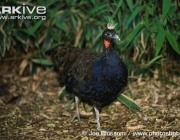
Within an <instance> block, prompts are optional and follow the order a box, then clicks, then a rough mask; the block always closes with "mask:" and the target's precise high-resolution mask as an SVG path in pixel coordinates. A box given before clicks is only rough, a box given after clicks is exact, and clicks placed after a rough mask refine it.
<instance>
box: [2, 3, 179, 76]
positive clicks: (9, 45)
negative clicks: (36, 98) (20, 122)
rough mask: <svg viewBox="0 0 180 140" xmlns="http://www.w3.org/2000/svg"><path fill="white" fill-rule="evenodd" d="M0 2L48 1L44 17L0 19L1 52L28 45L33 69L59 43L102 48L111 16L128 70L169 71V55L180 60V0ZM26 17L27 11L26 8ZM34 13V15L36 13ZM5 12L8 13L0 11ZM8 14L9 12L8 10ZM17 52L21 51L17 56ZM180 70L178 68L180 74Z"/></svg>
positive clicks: (145, 72) (11, 4)
mask: <svg viewBox="0 0 180 140" xmlns="http://www.w3.org/2000/svg"><path fill="white" fill-rule="evenodd" d="M0 3H1V6H5V5H9V6H22V4H25V5H27V6H29V7H33V6H45V7H46V8H47V13H46V15H45V16H46V20H29V19H27V20H25V19H15V20H7V19H6V20H5V19H1V20H0V53H1V59H3V58H2V57H6V56H5V54H6V52H7V51H8V50H10V51H11V50H12V49H13V50H15V54H14V55H16V53H17V52H18V51H20V50H22V49H23V50H24V51H25V53H27V54H28V53H29V50H31V52H32V50H33V51H34V53H30V54H29V55H27V58H26V59H27V60H28V61H29V62H31V63H29V64H31V65H32V67H31V72H35V71H33V70H32V69H33V67H36V66H37V65H36V64H37V63H38V64H39V63H41V64H43V65H51V64H52V63H50V62H49V61H47V56H46V55H45V53H46V52H47V51H49V50H50V49H52V48H54V47H55V46H57V45H59V44H72V45H74V46H77V47H79V48H87V49H89V50H92V51H101V50H102V41H101V33H102V31H103V29H104V28H105V26H106V24H107V17H108V16H110V17H112V18H113V19H114V21H115V22H117V23H118V24H117V26H116V31H117V33H118V34H119V36H120V37H121V42H117V45H116V49H117V51H118V53H119V54H120V56H121V57H122V58H123V59H124V61H125V62H126V63H127V64H128V69H129V73H130V75H131V76H132V75H140V74H142V75H143V77H144V76H145V75H146V76H147V74H148V75H150V76H153V75H154V74H157V73H158V74H160V73H161V74H162V70H163V69H165V71H164V73H163V74H164V75H167V65H165V64H167V62H168V61H167V60H171V62H173V64H174V62H175V61H177V63H178V62H179V61H180V60H179V59H180V57H179V56H180V47H179V46H180V44H179V41H180V26H179V23H180V8H179V7H180V2H179V1H178V0H162V1H156V0H150V1H143V0H119V1H117V0H114V1H113V2H111V1H109V2H101V1H98V0H89V1H87V0H81V1H71V0H63V1H61V0H46V1H42V0H38V1H32V0H29V1H23V0H20V1H16V0H6V1H5V2H0ZM26 13H27V16H28V12H26ZM35 15H36V13H35V12H34V13H33V15H32V16H35ZM1 16H4V15H1ZM6 16H10V15H7V14H6ZM18 57H19V56H18ZM178 74H179V73H178Z"/></svg>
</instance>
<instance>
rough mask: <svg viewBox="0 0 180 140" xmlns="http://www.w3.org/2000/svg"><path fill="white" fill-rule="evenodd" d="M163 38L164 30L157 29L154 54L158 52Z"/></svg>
mask: <svg viewBox="0 0 180 140" xmlns="http://www.w3.org/2000/svg"><path fill="white" fill-rule="evenodd" d="M164 39H165V32H164V31H159V33H158V35H157V39H156V56H157V55H158V54H159V52H160V50H161V48H162V45H163V42H164Z"/></svg>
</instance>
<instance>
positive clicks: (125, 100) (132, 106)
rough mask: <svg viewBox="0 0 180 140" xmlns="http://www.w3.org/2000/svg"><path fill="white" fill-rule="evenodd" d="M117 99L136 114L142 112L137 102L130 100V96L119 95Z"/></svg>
mask: <svg viewBox="0 0 180 140" xmlns="http://www.w3.org/2000/svg"><path fill="white" fill-rule="evenodd" d="M117 99H118V100H119V101H120V102H121V103H123V104H124V105H126V106H127V107H128V108H129V109H130V110H131V111H132V112H134V113H136V114H137V112H138V111H141V107H140V106H138V105H137V104H136V103H135V101H133V100H132V99H131V98H129V97H128V96H126V95H124V94H119V95H118V97H117Z"/></svg>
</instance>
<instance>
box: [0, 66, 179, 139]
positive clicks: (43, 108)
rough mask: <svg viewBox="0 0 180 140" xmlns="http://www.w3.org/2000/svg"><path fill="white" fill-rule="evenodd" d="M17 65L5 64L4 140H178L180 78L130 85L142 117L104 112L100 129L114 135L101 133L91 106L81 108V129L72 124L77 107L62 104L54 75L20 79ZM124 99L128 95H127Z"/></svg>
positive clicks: (0, 110) (120, 109) (0, 80)
mask: <svg viewBox="0 0 180 140" xmlns="http://www.w3.org/2000/svg"><path fill="white" fill-rule="evenodd" d="M16 65H17V64H12V65H7V64H6V63H1V68H0V139H1V140H58V139H61V140H62V139H70V140H71V139H77V140H81V139H82V140H99V139H107V140H111V139H115V140H119V139H127V140H131V139H133V140H136V139H137V140H139V139H142V140H143V139H146V140H147V139H150V140H154V139H164V140H169V139H170V140H173V139H176V140H177V139H180V86H177V85H180V84H179V83H180V82H179V81H180V77H171V79H170V81H173V82H174V83H176V84H172V83H167V82H163V81H159V80H155V79H148V80H144V81H142V80H141V81H138V80H137V81H136V82H133V83H131V84H129V85H128V87H129V89H130V90H131V91H132V92H133V95H134V98H133V99H134V101H135V102H136V103H137V104H138V105H139V106H140V107H141V108H142V112H139V113H138V114H134V113H133V112H132V111H131V110H130V109H128V108H127V107H126V106H125V105H123V104H121V103H120V102H119V101H115V102H114V103H112V104H111V105H110V106H108V107H105V108H103V109H102V111H101V114H100V116H101V118H100V121H101V125H102V129H105V130H109V131H110V132H109V133H108V132H107V133H106V134H105V133H102V134H101V133H99V132H97V131H96V122H95V114H94V111H93V108H92V106H89V105H86V108H87V112H85V111H84V109H83V107H82V103H81V104H80V110H81V113H82V114H83V117H82V118H81V123H82V124H81V127H80V125H79V123H78V121H77V120H76V121H75V122H74V123H70V120H71V119H72V117H73V115H74V111H75V109H74V104H70V100H69V99H68V98H67V97H64V98H63V100H59V94H60V93H61V91H62V88H61V87H59V82H58V76H57V74H56V73H55V72H53V71H52V70H42V69H38V72H37V75H35V76H30V75H29V74H20V75H19V72H18V71H19V69H20V68H19V65H17V66H16ZM24 73H26V72H24ZM123 94H125V95H128V90H125V91H124V92H123ZM68 105H69V107H67V106H68ZM105 135H106V136H105Z"/></svg>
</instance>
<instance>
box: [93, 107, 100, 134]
mask: <svg viewBox="0 0 180 140" xmlns="http://www.w3.org/2000/svg"><path fill="white" fill-rule="evenodd" d="M94 110H95V113H96V122H97V130H98V131H101V125H100V121H99V109H97V107H96V106H95V107H94Z"/></svg>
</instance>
